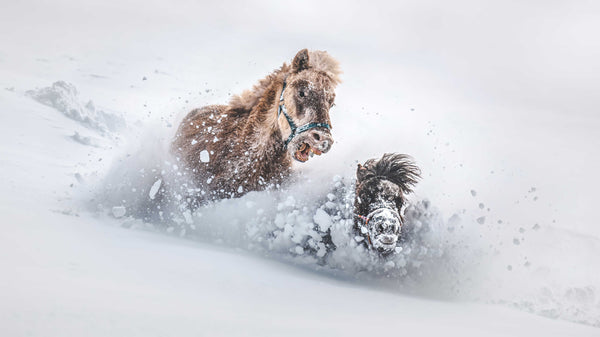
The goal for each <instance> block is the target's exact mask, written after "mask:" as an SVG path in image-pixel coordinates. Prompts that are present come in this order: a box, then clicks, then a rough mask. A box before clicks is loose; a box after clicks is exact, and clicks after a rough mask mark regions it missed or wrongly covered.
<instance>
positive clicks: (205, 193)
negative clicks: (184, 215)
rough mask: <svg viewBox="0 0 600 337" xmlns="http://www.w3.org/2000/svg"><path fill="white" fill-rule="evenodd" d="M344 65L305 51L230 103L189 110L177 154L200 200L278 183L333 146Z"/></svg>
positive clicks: (177, 139) (175, 146) (174, 145)
mask: <svg viewBox="0 0 600 337" xmlns="http://www.w3.org/2000/svg"><path fill="white" fill-rule="evenodd" d="M339 74H340V70H339V65H338V62H337V61H336V60H335V59H333V58H332V57H331V56H330V55H329V54H327V53H326V52H324V51H310V52H309V51H308V50H306V49H303V50H301V51H299V52H298V53H297V54H296V56H295V57H294V59H293V61H292V64H291V65H287V64H285V63H284V64H283V65H282V66H281V67H280V68H279V69H277V70H275V71H274V72H273V73H271V74H270V75H268V76H267V77H266V78H264V79H262V80H260V81H259V82H258V84H257V85H255V86H254V88H253V89H252V90H247V91H245V92H243V93H242V94H241V95H236V96H234V97H233V98H232V99H231V101H230V102H229V104H228V105H210V106H205V107H203V108H200V109H196V110H193V111H191V112H190V113H189V114H188V115H187V116H186V117H185V118H184V119H183V121H182V122H181V124H180V126H179V129H178V131H177V134H176V136H175V139H174V140H173V143H172V152H173V153H174V155H175V157H176V159H177V160H178V161H179V162H181V163H183V167H184V170H185V171H186V172H187V173H188V174H189V175H190V176H191V177H192V179H193V181H194V182H195V184H196V186H197V187H198V188H197V190H198V191H199V193H198V195H197V196H196V197H198V198H201V199H204V200H206V199H209V200H210V199H212V200H214V199H223V198H230V197H239V196H241V195H244V194H245V193H247V192H249V191H257V190H263V189H265V188H267V187H269V186H274V185H277V184H280V183H281V182H282V181H283V180H284V179H285V178H286V177H287V176H288V175H289V173H290V171H291V165H292V162H293V159H295V160H297V161H299V162H305V161H307V160H308V159H309V156H311V155H312V154H316V155H320V154H322V153H325V152H327V151H329V149H330V148H331V145H332V144H333V138H332V136H331V128H332V125H331V120H330V118H329V109H330V108H331V107H332V106H333V102H334V99H335V93H334V89H335V87H336V86H337V84H338V83H339V82H340V79H339Z"/></svg>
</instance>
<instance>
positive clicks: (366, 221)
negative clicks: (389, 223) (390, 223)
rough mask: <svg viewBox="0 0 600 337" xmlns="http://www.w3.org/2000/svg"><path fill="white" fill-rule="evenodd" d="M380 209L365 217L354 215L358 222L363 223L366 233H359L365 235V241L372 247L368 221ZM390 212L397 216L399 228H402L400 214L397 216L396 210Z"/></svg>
mask: <svg viewBox="0 0 600 337" xmlns="http://www.w3.org/2000/svg"><path fill="white" fill-rule="evenodd" d="M382 208H387V207H382ZM380 209H381V208H376V209H375V210H374V211H372V212H371V213H369V214H367V216H364V215H360V214H354V216H355V217H357V218H359V219H360V220H362V221H363V223H364V225H365V227H366V230H367V233H362V231H361V233H362V234H366V235H367V241H368V242H369V246H370V247H373V241H371V234H370V233H369V221H371V218H372V217H373V215H374V214H375V212H377V211H378V210H380ZM389 210H390V211H392V212H393V213H394V215H397V216H398V219H400V227H402V225H403V224H402V217H401V216H400V214H398V212H397V211H396V210H393V209H389Z"/></svg>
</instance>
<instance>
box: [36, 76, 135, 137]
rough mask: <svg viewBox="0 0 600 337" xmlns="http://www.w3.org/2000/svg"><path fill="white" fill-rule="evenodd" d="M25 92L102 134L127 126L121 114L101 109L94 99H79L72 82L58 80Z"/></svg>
mask: <svg viewBox="0 0 600 337" xmlns="http://www.w3.org/2000/svg"><path fill="white" fill-rule="evenodd" d="M25 94H26V95H27V96H29V97H31V98H32V99H34V100H36V101H38V102H39V103H41V104H44V105H47V106H49V107H51V108H54V109H56V110H58V111H60V112H62V113H63V114H64V115H65V116H66V117H68V118H70V119H73V120H75V121H77V122H78V123H79V124H81V125H83V126H85V127H87V128H90V129H94V130H96V131H99V132H100V133H102V134H107V133H110V132H116V131H119V130H122V129H124V128H125V126H126V123H125V119H124V118H123V117H122V116H121V115H117V114H115V113H108V112H104V111H102V110H99V109H97V108H96V107H95V106H94V103H93V102H92V101H88V102H87V104H83V103H82V102H81V101H80V100H79V97H78V95H79V93H78V92H77V89H76V88H75V86H74V85H73V84H71V83H67V82H64V81H57V82H54V83H53V84H52V86H51V87H46V88H41V89H36V90H29V91H27V92H26V93H25Z"/></svg>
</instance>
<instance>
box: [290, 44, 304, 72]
mask: <svg viewBox="0 0 600 337" xmlns="http://www.w3.org/2000/svg"><path fill="white" fill-rule="evenodd" d="M305 69H308V49H306V48H304V49H302V50H301V51H299V52H298V54H296V56H295V57H294V60H293V61H292V70H293V71H294V72H295V73H299V72H301V71H302V70H305Z"/></svg>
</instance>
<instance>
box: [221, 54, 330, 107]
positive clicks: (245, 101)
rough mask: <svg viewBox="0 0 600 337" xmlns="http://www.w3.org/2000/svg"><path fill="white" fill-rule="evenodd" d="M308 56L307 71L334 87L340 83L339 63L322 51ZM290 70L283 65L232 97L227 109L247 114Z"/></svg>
mask: <svg viewBox="0 0 600 337" xmlns="http://www.w3.org/2000/svg"><path fill="white" fill-rule="evenodd" d="M308 55H309V57H308V65H309V69H312V70H314V71H318V72H322V73H324V74H325V75H327V76H328V77H329V78H330V79H331V82H332V84H333V85H334V86H337V85H338V84H339V83H341V79H340V74H341V73H342V71H341V69H340V63H339V62H338V61H337V60H336V59H334V58H333V57H332V56H331V55H329V54H328V53H327V52H326V51H322V50H314V51H309V52H308ZM290 69H291V67H290V66H288V65H287V64H285V63H284V64H283V66H281V68H279V69H277V70H275V71H274V72H273V73H271V74H269V75H268V76H267V77H265V78H263V79H262V80H260V81H258V83H257V84H255V85H254V86H253V87H252V89H250V90H244V91H243V92H242V93H241V94H239V95H233V97H231V100H230V101H229V107H230V108H231V109H232V110H237V111H238V112H249V111H250V110H252V108H253V107H254V106H255V105H256V104H258V101H259V100H260V98H261V97H262V96H263V95H264V94H265V92H266V91H267V88H268V87H269V85H271V83H272V82H273V81H275V80H276V79H277V77H278V75H279V74H282V73H286V72H289V71H290Z"/></svg>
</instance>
